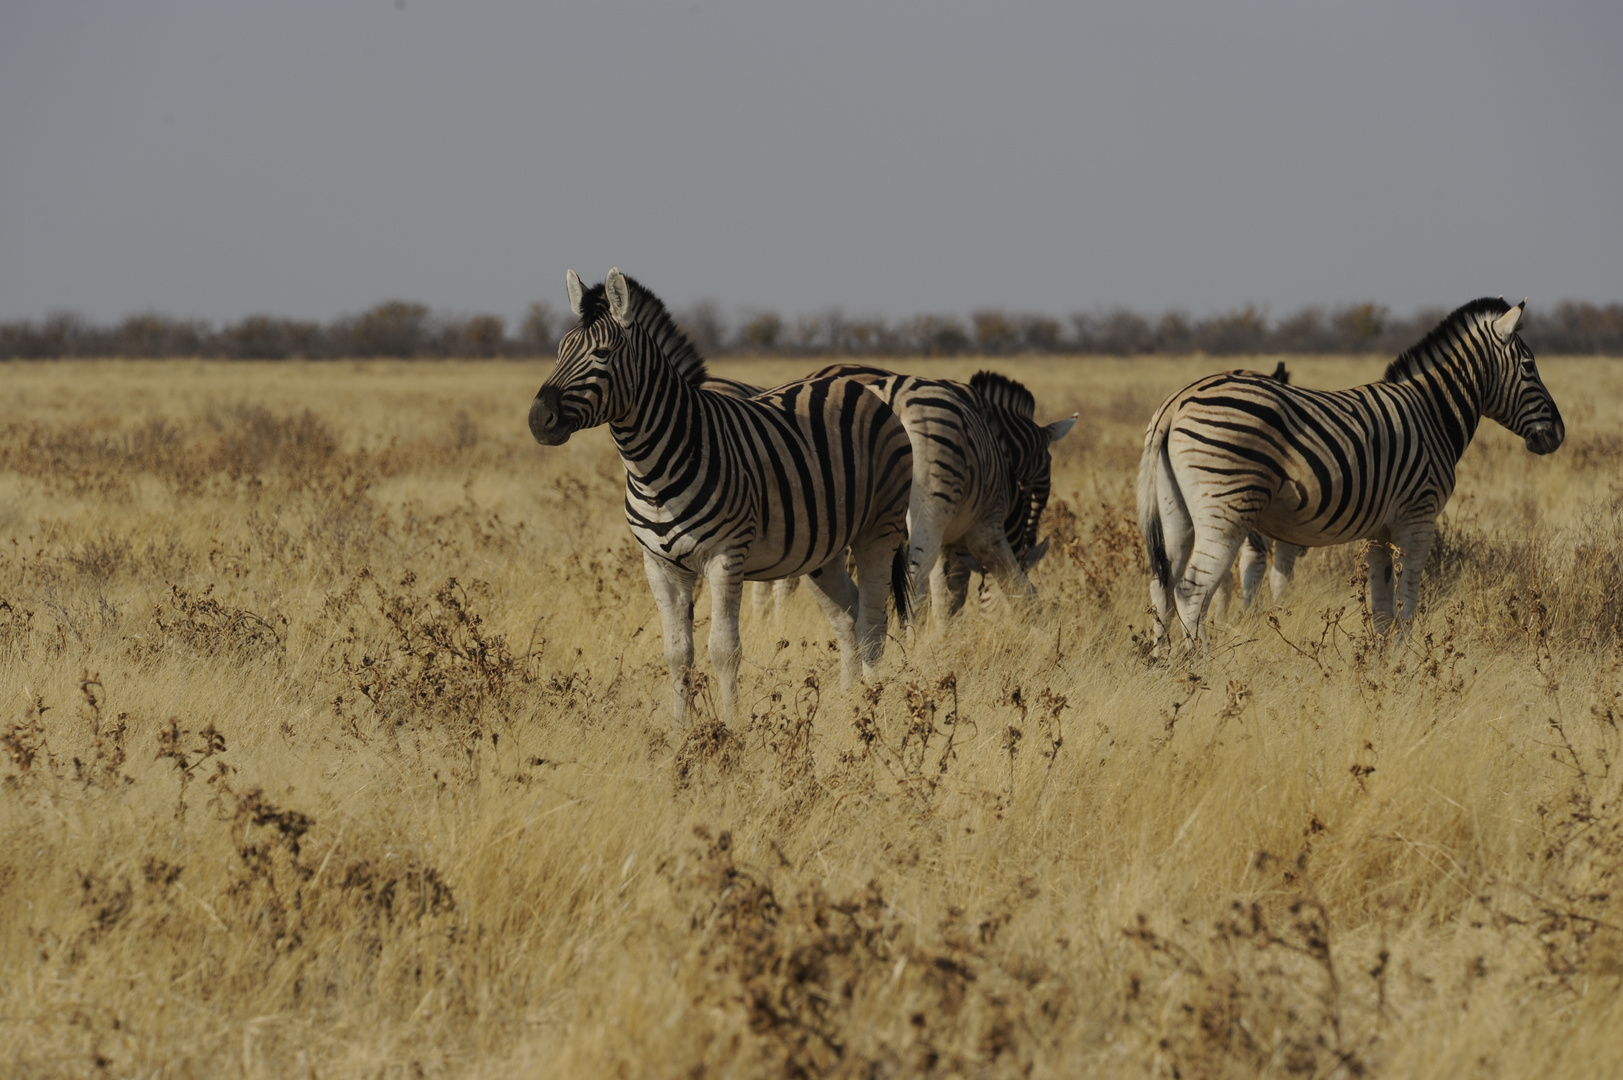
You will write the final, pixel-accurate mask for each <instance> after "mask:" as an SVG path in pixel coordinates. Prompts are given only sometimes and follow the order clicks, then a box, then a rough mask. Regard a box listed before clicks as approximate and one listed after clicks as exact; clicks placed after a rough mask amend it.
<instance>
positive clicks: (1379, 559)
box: [1367, 540, 1395, 635]
mask: <svg viewBox="0 0 1623 1080" xmlns="http://www.w3.org/2000/svg"><path fill="white" fill-rule="evenodd" d="M1367 560H1368V562H1369V615H1370V620H1371V622H1372V624H1373V625H1374V627H1375V632H1376V633H1377V634H1382V635H1385V634H1390V633H1391V632H1392V615H1393V608H1392V593H1393V585H1394V584H1395V582H1394V574H1393V572H1392V545H1390V544H1388V543H1386V542H1385V541H1384V540H1377V541H1376V542H1375V543H1373V544H1371V545H1370V547H1369V554H1368V556H1367Z"/></svg>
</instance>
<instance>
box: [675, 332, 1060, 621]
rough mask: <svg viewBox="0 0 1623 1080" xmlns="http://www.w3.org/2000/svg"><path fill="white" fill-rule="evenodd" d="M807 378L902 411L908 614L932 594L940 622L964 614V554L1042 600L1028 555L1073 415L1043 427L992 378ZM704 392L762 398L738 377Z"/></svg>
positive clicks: (1022, 398)
mask: <svg viewBox="0 0 1623 1080" xmlns="http://www.w3.org/2000/svg"><path fill="white" fill-rule="evenodd" d="M809 377H811V378H832V377H843V378H851V379H856V380H859V381H861V382H863V383H865V384H866V385H867V386H868V387H869V389H870V390H872V391H873V392H874V394H875V395H876V396H878V397H879V398H880V399H881V400H883V401H884V402H885V403H886V404H888V405H890V407H891V408H892V409H894V410H895V412H896V415H897V416H898V417H900V418H901V421H902V425H903V426H904V427H905V428H906V429H907V433H908V436H909V438H910V439H911V440H912V444H913V490H912V495H911V498H910V500H909V509H908V537H909V550H908V566H907V569H908V580H909V581H910V582H911V583H912V584H911V588H912V596H911V599H910V602H909V605H908V606H909V609H910V610H912V611H913V612H915V613H916V612H918V611H919V610H921V608H922V606H923V600H924V596H925V593H926V589H928V590H929V595H930V596H931V600H932V606H933V607H934V609H935V611H936V612H937V614H938V616H943V615H950V614H952V613H954V612H956V611H957V610H958V609H959V608H960V607H962V605H963V602H964V598H965V595H966V593H967V588H968V580H969V571H968V567H967V565H966V563H965V561H964V560H965V557H967V558H968V559H969V560H972V561H973V562H974V564H975V567H976V569H980V570H982V572H984V573H986V574H988V575H989V576H990V577H991V578H992V580H994V581H996V582H998V583H999V586H1000V587H1001V588H1002V590H1003V592H1004V594H1005V595H1007V596H1009V597H1011V598H1020V599H1024V600H1029V599H1030V598H1032V597H1034V596H1035V590H1034V589H1032V587H1031V582H1030V581H1029V580H1028V579H1027V578H1026V574H1025V571H1026V569H1027V568H1028V567H1029V566H1031V565H1032V564H1034V563H1035V562H1036V561H1037V559H1039V558H1041V556H1042V552H1041V551H1037V552H1036V553H1035V557H1030V556H1032V553H1033V547H1034V545H1035V543H1036V539H1037V524H1038V520H1039V519H1040V518H1041V516H1042V512H1043V508H1044V507H1045V506H1046V505H1047V503H1048V491H1049V446H1050V444H1051V443H1053V442H1054V441H1056V440H1058V439H1060V438H1062V437H1063V436H1064V435H1065V434H1066V433H1067V432H1068V431H1070V429H1071V426H1072V425H1073V424H1074V423H1075V422H1076V418H1075V417H1074V416H1073V417H1070V418H1067V419H1065V420H1060V421H1058V422H1056V423H1054V424H1050V425H1048V426H1047V427H1040V426H1038V425H1037V423H1036V422H1035V421H1034V420H1033V416H1034V414H1035V411H1036V402H1035V401H1034V399H1033V398H1032V396H1031V393H1030V391H1028V390H1027V389H1026V388H1025V387H1024V386H1022V385H1020V384H1019V383H1018V382H1015V381H1014V380H1012V379H1007V378H1005V377H1003V376H1001V375H997V374H994V373H992V372H984V371H983V372H980V373H978V374H976V375H975V377H974V378H973V379H971V380H970V382H969V384H968V385H965V384H964V383H960V382H952V381H948V380H943V379H923V378H918V377H916V376H912V375H898V374H896V373H895V372H891V371H886V370H885V369H883V368H878V367H873V366H871V365H867V364H835V365H832V366H830V367H825V368H822V369H820V370H818V371H816V372H814V373H813V374H812V375H811V376H809ZM704 385H705V386H707V387H711V386H713V387H715V388H716V389H717V390H718V391H719V392H723V393H742V394H748V393H749V392H751V391H755V392H756V393H759V392H760V391H758V390H756V389H755V388H754V387H751V386H749V385H748V384H745V383H739V382H737V381H735V380H720V379H714V378H712V379H709V380H707V381H706V383H705V384H704ZM1028 557H1029V561H1028Z"/></svg>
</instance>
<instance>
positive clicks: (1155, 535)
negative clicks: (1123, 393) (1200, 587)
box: [1138, 406, 1189, 589]
mask: <svg viewBox="0 0 1623 1080" xmlns="http://www.w3.org/2000/svg"><path fill="white" fill-rule="evenodd" d="M1171 429H1172V417H1171V410H1170V409H1167V408H1166V407H1165V406H1163V407H1162V410H1161V411H1160V412H1158V413H1156V415H1155V419H1154V420H1152V421H1151V422H1150V430H1149V431H1147V432H1145V434H1144V454H1143V456H1142V457H1140V458H1139V461H1138V527H1139V529H1140V530H1142V531H1143V533H1144V551H1145V554H1147V555H1148V556H1149V559H1150V572H1151V573H1153V574H1154V575H1155V580H1156V581H1158V582H1160V583H1161V588H1163V589H1170V588H1172V575H1173V570H1172V560H1171V558H1170V557H1169V556H1168V555H1167V538H1166V525H1165V524H1164V523H1163V522H1162V520H1161V517H1162V513H1163V512H1164V511H1171V512H1174V513H1180V514H1181V515H1182V516H1183V517H1185V518H1187V517H1188V515H1189V511H1188V508H1187V507H1185V505H1184V501H1183V492H1182V491H1180V490H1179V489H1178V481H1177V479H1176V478H1175V477H1174V476H1173V475H1172V462H1171V461H1170V460H1169V459H1168V457H1167V435H1168V433H1169V432H1170V431H1171ZM1163 487H1164V488H1165V489H1166V490H1164V491H1163V490H1162V489H1163ZM1177 524H1178V525H1179V526H1186V525H1187V524H1188V523H1187V522H1178V523H1177ZM1180 531H1185V530H1182V529H1181V530H1180Z"/></svg>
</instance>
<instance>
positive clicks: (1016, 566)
mask: <svg viewBox="0 0 1623 1080" xmlns="http://www.w3.org/2000/svg"><path fill="white" fill-rule="evenodd" d="M972 536H973V538H972V539H970V540H969V543H968V545H967V546H968V547H969V551H970V554H972V555H974V556H975V558H977V559H979V560H980V563H981V565H982V566H984V567H985V568H986V580H988V581H991V582H993V583H995V584H996V585H997V588H998V591H999V592H1001V593H1002V594H1003V596H1004V599H1006V600H1008V601H1009V603H1010V604H1011V605H1013V606H1014V608H1015V610H1016V611H1017V612H1018V613H1019V614H1021V615H1028V616H1029V615H1034V614H1036V611H1037V588H1036V586H1034V585H1032V583H1031V579H1030V578H1028V577H1026V573H1025V571H1024V570H1022V569H1021V568H1020V560H1019V559H1016V558H1015V557H1014V549H1012V548H1010V547H1009V539H1008V537H1007V536H1005V535H1004V534H1003V530H1002V528H1001V527H999V528H998V529H997V531H996V532H995V533H992V534H991V535H986V534H984V533H983V534H980V535H973V534H972ZM983 589H984V584H983ZM983 598H984V592H983ZM983 606H984V599H983Z"/></svg>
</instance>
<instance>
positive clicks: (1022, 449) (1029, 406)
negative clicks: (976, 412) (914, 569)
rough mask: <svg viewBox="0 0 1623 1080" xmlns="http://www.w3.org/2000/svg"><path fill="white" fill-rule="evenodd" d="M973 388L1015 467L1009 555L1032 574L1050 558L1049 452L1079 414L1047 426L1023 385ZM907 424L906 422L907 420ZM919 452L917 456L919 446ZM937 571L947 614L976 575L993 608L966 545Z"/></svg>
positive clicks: (985, 382) (985, 577)
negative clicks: (1040, 532) (1045, 529)
mask: <svg viewBox="0 0 1623 1080" xmlns="http://www.w3.org/2000/svg"><path fill="white" fill-rule="evenodd" d="M969 388H970V389H971V390H973V391H974V392H975V395H976V396H977V397H979V398H980V400H981V402H982V403H983V404H984V405H985V407H986V411H987V413H988V415H989V416H990V418H991V419H992V421H993V423H994V426H995V427H996V428H997V431H998V435H999V437H1000V439H1001V441H1002V443H1003V449H1004V452H1005V454H1006V456H1007V460H1008V461H1009V462H1011V463H1012V466H1013V467H1012V472H1013V474H1014V476H1015V478H1016V479H1015V489H1016V495H1017V497H1016V498H1015V499H1013V500H1011V502H1010V505H1009V512H1008V516H1007V517H1005V518H1004V521H1003V531H1004V535H1005V536H1007V537H1008V540H1009V548H1010V550H1011V551H1013V553H1014V556H1015V558H1016V560H1017V561H1018V562H1019V565H1020V571H1021V573H1027V572H1029V571H1030V570H1031V568H1032V567H1034V566H1036V565H1037V564H1038V563H1039V562H1041V561H1042V558H1043V556H1044V555H1046V554H1047V553H1048V541H1046V540H1044V541H1043V542H1042V543H1038V542H1037V526H1038V525H1039V523H1040V522H1041V520H1042V516H1043V510H1044V509H1046V508H1047V506H1048V494H1049V487H1050V484H1051V479H1050V476H1051V469H1052V465H1051V459H1050V458H1049V450H1050V447H1051V446H1052V445H1053V444H1054V443H1056V442H1058V441H1059V440H1060V439H1062V438H1064V437H1065V436H1066V435H1067V434H1068V433H1069V432H1070V430H1071V428H1072V427H1074V426H1075V424H1076V414H1075V413H1073V414H1071V415H1070V416H1068V417H1066V418H1065V419H1063V420H1056V421H1055V422H1054V423H1052V424H1049V425H1048V426H1046V427H1042V426H1039V425H1038V424H1037V422H1036V419H1035V417H1036V413H1037V401H1036V399H1035V398H1033V397H1032V396H1031V391H1030V390H1027V389H1026V388H1025V386H1024V385H1022V384H1021V383H1018V382H1016V381H1015V380H1013V379H1010V378H1007V377H1005V376H1003V375H999V374H997V373H996V372H992V371H978V372H976V373H975V375H974V376H973V377H972V378H971V379H970V380H969ZM903 422H904V423H905V422H906V418H905V417H904V418H903ZM914 453H915V455H916V454H917V453H918V449H917V447H915V448H914ZM954 556H956V557H954ZM937 570H938V571H939V572H940V573H941V575H942V577H943V578H944V588H945V592H946V596H947V607H946V609H945V613H946V614H948V615H952V614H956V613H957V612H958V610H959V609H960V608H962V607H963V605H964V599H965V598H966V596H967V595H968V592H969V575H970V572H971V571H973V572H975V573H979V574H981V575H982V579H981V590H980V597H981V606H982V608H983V609H984V608H986V607H987V605H988V604H989V603H990V601H991V593H990V592H989V591H988V589H987V584H988V582H989V581H990V580H991V575H989V574H988V573H987V571H986V567H985V566H984V565H983V564H981V562H980V560H978V559H976V558H975V557H974V556H973V555H972V554H971V553H970V552H969V551H968V550H966V549H965V548H964V547H963V546H962V545H953V546H952V547H949V549H948V552H947V555H946V557H944V558H943V559H942V560H941V563H940V564H939V566H938V568H937ZM934 572H935V571H932V573H934ZM932 592H934V593H936V594H938V595H939V593H940V592H941V586H937V585H936V582H935V581H934V579H932Z"/></svg>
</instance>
